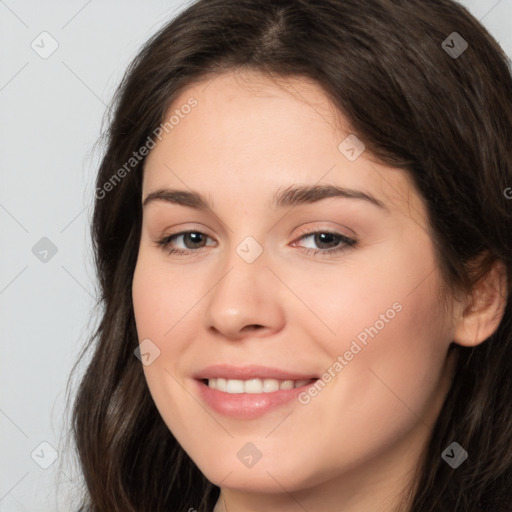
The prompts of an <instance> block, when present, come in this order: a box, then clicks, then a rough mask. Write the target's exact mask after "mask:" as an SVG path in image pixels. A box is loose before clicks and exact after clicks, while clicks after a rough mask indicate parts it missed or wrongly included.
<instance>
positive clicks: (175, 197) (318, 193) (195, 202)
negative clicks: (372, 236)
mask: <svg viewBox="0 0 512 512" xmlns="http://www.w3.org/2000/svg"><path fill="white" fill-rule="evenodd" d="M330 197H341V198H346V199H360V200H363V201H367V202H369V203H370V204H373V205H374V206H377V207H379V208H382V209H384V210H387V207H386V206H385V205H384V203H383V202H382V201H380V200H379V199H377V198H376V197H374V196H372V195H371V194H368V193H367V192H363V191H361V190H354V189H350V188H344V187H339V186H337V185H307V186H290V187H287V188H285V189H282V190H278V191H277V192H276V193H275V194H274V196H273V198H272V202H271V203H270V206H271V207H273V208H285V207H289V206H297V205H302V204H310V203H315V202H317V201H320V200H322V199H326V198H330ZM154 201H164V202H168V203H172V204H177V205H181V206H189V207H190V208H196V209H198V210H208V209H213V208H212V204H211V202H210V201H209V200H208V199H207V198H206V197H204V196H203V195H201V194H199V193H197V192H189V191H186V190H173V189H167V188H161V189H158V190H155V191H154V192H151V193H149V194H148V195H147V196H146V197H145V199H144V201H143V203H142V206H143V207H144V206H147V205H148V204H150V203H152V202H154Z"/></svg>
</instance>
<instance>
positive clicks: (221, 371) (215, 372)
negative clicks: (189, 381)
mask: <svg viewBox="0 0 512 512" xmlns="http://www.w3.org/2000/svg"><path fill="white" fill-rule="evenodd" d="M194 378H196V379H215V378H224V379H228V380H229V379H237V380H249V379H258V378H259V379H276V380H308V379H316V378H317V376H316V375H313V374H311V373H299V372H290V371H287V370H282V369H280V368H271V367H269V366H258V365H249V366H230V365H226V364H216V365H212V366H208V367H206V368H204V369H202V370H201V371H199V372H197V373H196V374H195V375H194Z"/></svg>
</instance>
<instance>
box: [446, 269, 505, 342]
mask: <svg viewBox="0 0 512 512" xmlns="http://www.w3.org/2000/svg"><path fill="white" fill-rule="evenodd" d="M507 295H508V286H507V269H506V267H505V265H504V263H503V262H502V261H500V260H498V261H496V262H495V263H494V264H493V266H492V268H491V270H489V272H488V273H487V274H486V275H485V276H484V277H482V278H481V279H480V281H478V282H477V283H476V284H475V286H474V288H473V291H472V293H471V296H470V297H468V299H469V300H468V301H466V304H465V305H464V306H462V307H461V309H460V312H459V313H460V314H459V315H458V319H457V321H456V325H455V333H454V337H453V341H454V342H455V343H457V344H458V345H462V346H465V347H474V346H476V345H479V344H480V343H482V342H483V341H485V340H486V339H487V338H489V336H491V335H492V334H493V333H494V332H495V331H496V329H497V328H498V326H499V324H500V322H501V319H502V318H503V313H504V311H505V306H506V304H507Z"/></svg>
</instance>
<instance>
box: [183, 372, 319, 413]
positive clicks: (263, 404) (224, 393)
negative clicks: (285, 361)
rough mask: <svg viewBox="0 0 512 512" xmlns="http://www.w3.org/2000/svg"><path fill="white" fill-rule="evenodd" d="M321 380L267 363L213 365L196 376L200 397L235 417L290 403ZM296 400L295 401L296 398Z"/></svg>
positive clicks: (208, 404)
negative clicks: (233, 365)
mask: <svg viewBox="0 0 512 512" xmlns="http://www.w3.org/2000/svg"><path fill="white" fill-rule="evenodd" d="M318 380H319V378H318V377H315V376H312V375H311V374H309V375H308V374H302V373H292V372H288V371H284V370H278V369H273V368H268V367H263V366H246V367H232V366H226V365H216V366H211V367H209V368H206V369H205V370H203V372H201V373H199V374H196V375H194V378H193V381H194V382H195V386H196V392H197V394H198V396H199V398H200V399H201V400H202V401H203V402H204V403H205V405H206V406H208V407H209V408H210V409H212V410H213V411H215V412H217V413H219V414H221V415H223V416H229V417H232V418H237V419H242V420H250V419H255V418H259V417H260V416H262V415H264V414H267V413H269V412H270V411H273V410H275V409H278V408H281V407H283V406H285V405H286V404H288V405H289V406H291V407H293V406H294V404H295V406H298V405H300V404H299V401H298V400H297V396H298V395H299V394H300V393H301V392H304V391H305V390H306V389H307V388H308V387H309V386H311V385H314V384H315V382H317V381H318ZM294 399H295V400H294Z"/></svg>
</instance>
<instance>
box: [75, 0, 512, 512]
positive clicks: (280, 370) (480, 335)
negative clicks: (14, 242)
mask: <svg viewBox="0 0 512 512" xmlns="http://www.w3.org/2000/svg"><path fill="white" fill-rule="evenodd" d="M511 135H512V78H511V74H510V69H509V67H508V63H507V59H506V57H505V55H504V53H503V51H502V50H501V49H500V47H499V45H498V44H497V43H496V41H494V39H493V38H492V37H491V36H490V35H489V34H488V33H487V32H486V30H485V29H484V28H483V27H482V26H481V25H480V24H479V23H478V22H477V21H476V20H475V19H474V18H473V17H472V16H471V15H470V14H469V13H468V12H467V11H466V10H465V9H464V8H462V7H461V6H460V5H458V4H457V3H455V2H452V1H450V0H432V1H430V2H424V1H421V0H407V1H405V0H394V1H390V0H365V1H361V0H357V1H356V0H321V1H315V2H313V1H312V0H299V1H297V0H295V1H293V0H267V1H261V0H241V1H239V0H237V1H232V0H200V1H198V2H196V3H195V4H193V5H191V6H190V7H189V8H187V9H186V10H185V11H184V12H183V13H181V14H180V15H179V16H178V17H177V18H176V19H174V20H173V21H171V22H170V23H169V24H168V25H167V26H166V27H164V28H163V29H162V30H161V31H160V32H159V33H158V34H156V35H155V36H154V37H153V38H152V39H151V40H150V41H149V42H148V43H147V44H146V46H145V47H144V48H143V50H142V51H141V52H140V54H139V55H138V56H137V58H136V59H135V61H134V62H133V63H132V65H131V66H130V68H129V70H128V72H127V74H126V76H125V78H124V80H123V82H122V84H121V86H120V88H119V91H118V94H117V100H116V104H115V109H114V114H113V116H112V119H111V122H110V126H109V132H108V147H107V150H106V153H105V156H104V158H103V161H102V163H101V167H100V170H99V174H98V178H97V188H96V204H95V211H94V219H93V238H94V245H95V251H96V263H97V269H98V276H99V279H100V284H101V290H102V297H101V299H102V303H103V305H104V312H103V317H102V321H101V323H100V325H99V327H98V329H97V332H96V334H95V336H94V338H93V339H92V340H91V345H90V346H91V347H93V350H94V353H93V356H92V360H91V362H90V364H89V366H88V369H87V371H86V373H85V375H84V377H83V380H82V382H81V385H80V387H79V390H78V395H77V397H76V402H75V406H74V411H73V413H74V416H73V430H74V435H75V439H76V444H77V448H78V454H79V459H80V463H81V466H82V468H83V473H84V477H85V483H86V486H87V493H86V496H85V497H84V507H83V509H84V510H90V511H95V512H99V511H109V512H111V511H117V510H119V511H123V512H126V511H134V512H135V511H137V512H143V511H148V512H149V511H151V512H157V511H181V510H189V511H193V510H197V511H208V512H209V511H212V510H215V512H224V511H233V510H235V511H237V512H240V511H241V512H243V511H255V510H258V511H260V510H268V511H270V510H276V511H277V510H279V511H285V512H287V511H290V512H291V511H295V510H307V511H338V510H343V511H344V512H361V511H368V510H379V511H384V510H385V511H410V512H420V511H421V512H424V511H445V510H446V511H450V512H453V511H461V512H462V511H464V512H468V511H470V512H473V511H474V512H477V511H493V512H495V511H505V510H507V511H508V510H511V505H510V504H511V503H512V441H511V439H512V405H511V402H510V393H511V392H512V369H511V361H512V339H511V338H512V334H511V315H512V309H511V308H512V306H511V302H510V300H509V298H508V297H509V289H510V284H511V276H512V248H511V242H512V240H511V237H510V234H509V230H510V225H511V220H512V209H511V203H510V200H509V197H510V194H507V192H506V191H507V190H509V189H508V187H510V186H511V184H512V149H511V145H510V140H511Z"/></svg>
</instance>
